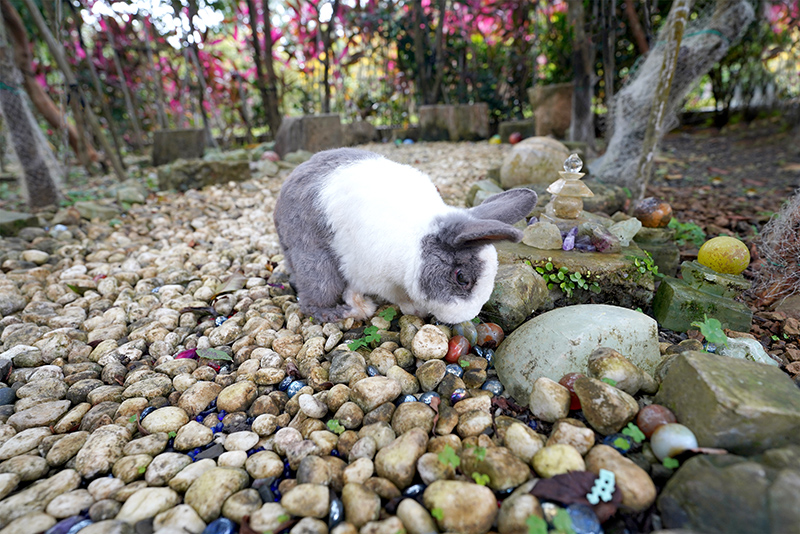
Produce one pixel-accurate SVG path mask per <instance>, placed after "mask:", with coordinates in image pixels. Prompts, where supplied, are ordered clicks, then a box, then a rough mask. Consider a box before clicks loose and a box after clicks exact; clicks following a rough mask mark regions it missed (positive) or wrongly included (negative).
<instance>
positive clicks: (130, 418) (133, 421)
mask: <svg viewBox="0 0 800 534" xmlns="http://www.w3.org/2000/svg"><path fill="white" fill-rule="evenodd" d="M137 419H138V417H136V415H132V416H130V417H128V421H130V422H131V423H135V422H136V420H137Z"/></svg>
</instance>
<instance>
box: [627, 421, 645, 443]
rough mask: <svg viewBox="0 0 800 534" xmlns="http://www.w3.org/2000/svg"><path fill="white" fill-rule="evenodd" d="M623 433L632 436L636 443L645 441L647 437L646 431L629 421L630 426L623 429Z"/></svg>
mask: <svg viewBox="0 0 800 534" xmlns="http://www.w3.org/2000/svg"><path fill="white" fill-rule="evenodd" d="M622 433H623V434H625V435H626V436H628V437H630V438H632V439H633V441H635V442H636V443H641V442H643V441H644V438H645V435H644V432H642V431H641V429H640V428H639V427H638V426H636V425H635V424H633V423H628V426H626V427H625V428H623V429H622Z"/></svg>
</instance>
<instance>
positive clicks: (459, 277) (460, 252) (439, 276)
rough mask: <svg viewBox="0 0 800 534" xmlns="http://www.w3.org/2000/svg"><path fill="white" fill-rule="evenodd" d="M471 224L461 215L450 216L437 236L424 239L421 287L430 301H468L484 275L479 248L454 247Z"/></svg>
mask: <svg viewBox="0 0 800 534" xmlns="http://www.w3.org/2000/svg"><path fill="white" fill-rule="evenodd" d="M467 221H468V218H467V217H465V216H464V215H462V214H460V213H455V214H451V215H449V216H447V217H446V218H445V219H444V220H443V221H442V226H440V230H439V231H438V232H437V233H434V234H429V235H427V236H425V237H424V238H423V239H422V268H421V271H420V288H421V289H422V292H423V293H424V295H425V298H427V299H428V300H433V301H436V302H453V301H454V300H456V299H468V298H469V297H470V295H471V292H472V288H473V287H474V286H475V283H476V282H477V281H478V279H479V278H480V276H481V274H483V270H484V263H483V261H481V260H480V259H479V258H478V253H479V252H480V250H481V248H482V247H483V246H486V245H478V246H461V247H457V246H454V245H453V244H452V243H453V239H454V238H455V236H456V235H457V233H458V231H459V228H460V227H461V226H462V225H463V224H464V223H465V222H467Z"/></svg>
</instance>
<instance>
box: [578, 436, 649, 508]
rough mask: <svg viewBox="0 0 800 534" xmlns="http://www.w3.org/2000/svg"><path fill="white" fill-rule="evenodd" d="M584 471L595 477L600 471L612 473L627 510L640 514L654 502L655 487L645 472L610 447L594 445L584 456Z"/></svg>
mask: <svg viewBox="0 0 800 534" xmlns="http://www.w3.org/2000/svg"><path fill="white" fill-rule="evenodd" d="M586 469H587V470H588V471H591V472H592V473H594V474H596V475H599V474H600V470H601V469H605V470H607V471H611V472H612V473H614V480H615V482H616V485H617V487H618V488H619V489H620V491H621V492H622V506H623V507H625V508H627V509H628V510H631V511H634V512H641V511H642V510H645V509H647V508H648V507H649V506H650V505H651V504H653V502H655V499H656V486H655V484H654V483H653V481H652V480H651V479H650V477H649V476H648V475H647V472H646V471H645V470H644V469H642V468H641V467H639V466H638V465H636V464H635V463H634V462H633V461H631V460H629V459H628V458H625V457H624V456H623V455H621V454H620V453H619V452H617V451H616V450H615V449H614V448H612V447H609V446H607V445H595V446H594V447H593V448H592V450H591V451H589V453H588V454H587V455H586Z"/></svg>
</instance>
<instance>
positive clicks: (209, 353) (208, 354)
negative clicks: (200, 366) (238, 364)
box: [197, 348, 233, 362]
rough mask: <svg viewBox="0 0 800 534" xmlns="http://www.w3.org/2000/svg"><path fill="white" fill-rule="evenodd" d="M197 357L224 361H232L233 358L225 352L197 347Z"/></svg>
mask: <svg viewBox="0 0 800 534" xmlns="http://www.w3.org/2000/svg"><path fill="white" fill-rule="evenodd" d="M197 357H198V358H205V359H206V360H223V361H226V362H232V361H233V358H231V357H230V356H228V353H227V352H224V351H221V350H219V349H212V348H203V349H197Z"/></svg>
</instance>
